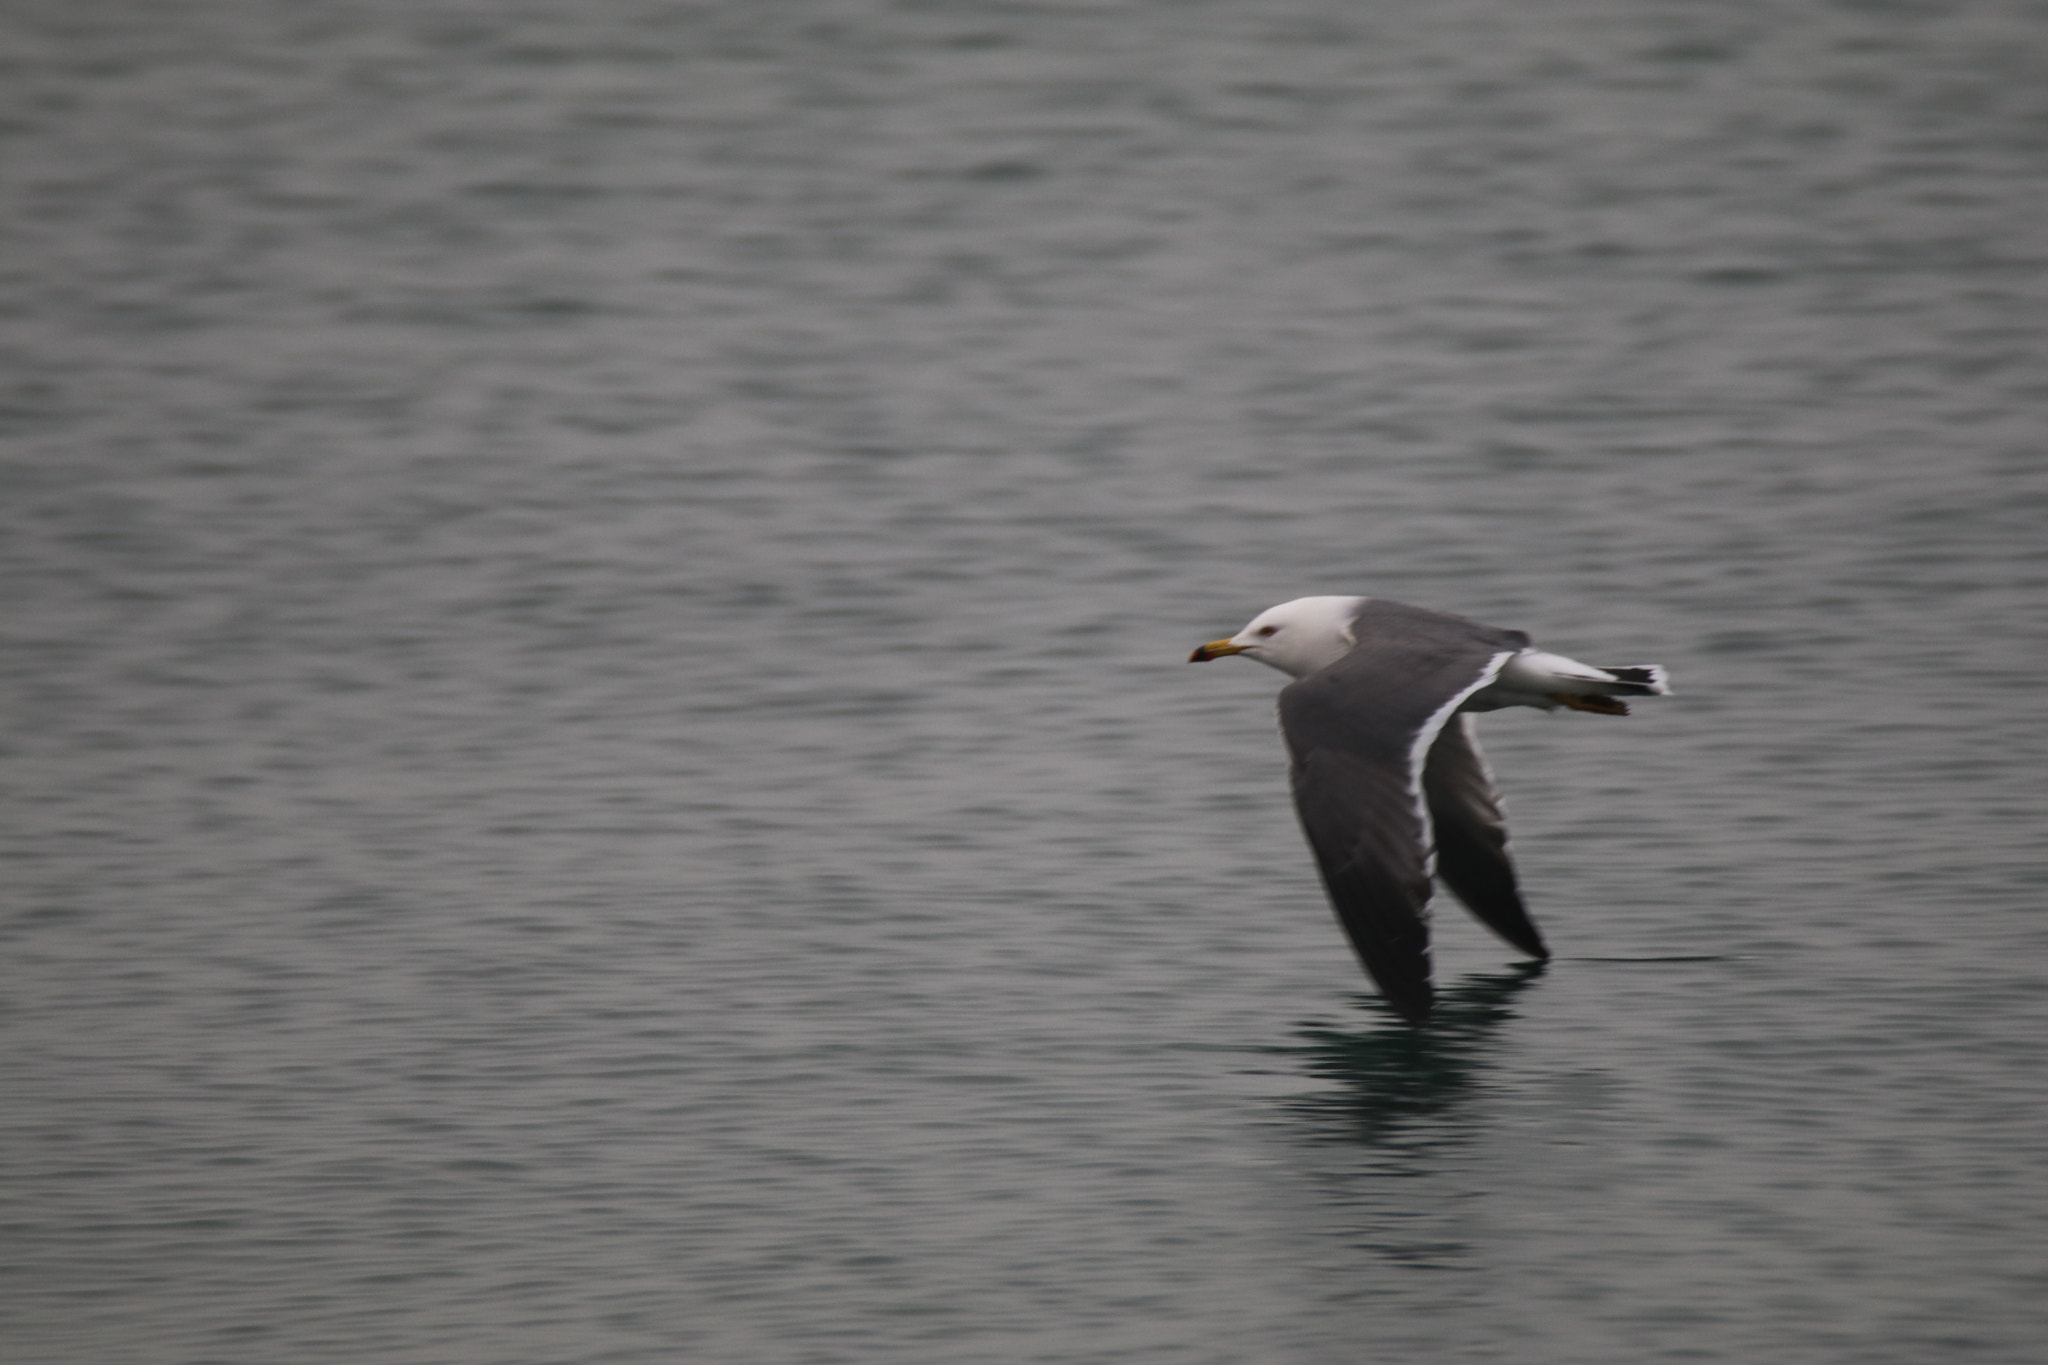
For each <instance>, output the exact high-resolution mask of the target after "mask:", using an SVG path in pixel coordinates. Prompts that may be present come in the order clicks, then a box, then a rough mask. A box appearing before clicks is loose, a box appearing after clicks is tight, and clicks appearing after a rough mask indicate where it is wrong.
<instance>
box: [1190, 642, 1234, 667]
mask: <svg viewBox="0 0 2048 1365" xmlns="http://www.w3.org/2000/svg"><path fill="white" fill-rule="evenodd" d="M1242 653H1244V646H1243V645H1234V644H1232V643H1230V641H1228V640H1211V641H1210V642H1209V643H1208V644H1206V645H1203V646H1202V647H1201V648H1200V649H1198V650H1196V651H1195V652H1194V653H1192V654H1190V655H1188V662H1189V663H1191V664H1205V663H1208V662H1209V660H1211V659H1220V658H1222V657H1223V656H1224V655H1226V654H1242Z"/></svg>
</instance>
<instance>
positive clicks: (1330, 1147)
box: [1273, 962, 1544, 1272]
mask: <svg viewBox="0 0 2048 1365" xmlns="http://www.w3.org/2000/svg"><path fill="white" fill-rule="evenodd" d="M1543 968H1544V964H1543V963H1540V962H1528V963H1522V964H1519V965H1517V966H1515V967H1512V968H1510V969H1508V970H1506V971H1503V972H1496V973H1488V974H1485V975H1473V976H1467V977H1465V978H1464V979H1463V980H1461V981H1459V982H1458V983H1457V984H1456V985H1454V986H1452V987H1450V988H1449V989H1447V990H1445V991H1443V992H1441V993H1440V994H1439V995H1438V997H1437V1008H1436V1013H1435V1016H1434V1017H1433V1019H1432V1020H1431V1022H1430V1024H1429V1026H1428V1027H1426V1028H1412V1027H1410V1026H1409V1025H1408V1024H1406V1023H1404V1022H1403V1021H1402V1020H1401V1019H1400V1017H1399V1016H1397V1015H1396V1014H1394V1012H1393V1011H1392V1010H1390V1009H1388V1008H1387V1007H1386V1006H1385V1005H1384V1004H1382V1003H1381V1002H1380V1000H1379V999H1378V997H1376V996H1373V997H1362V998H1361V999H1360V1001H1359V1009H1360V1012H1361V1013H1363V1014H1366V1015H1370V1016H1372V1022H1370V1023H1369V1024H1368V1026H1367V1027H1363V1028H1356V1029H1347V1028H1331V1027H1328V1026H1326V1025H1322V1024H1303V1025H1301V1026H1300V1027H1299V1028H1297V1029H1296V1030H1295V1037H1296V1039H1298V1040H1299V1041H1298V1042H1296V1043H1295V1044H1293V1045H1283V1046H1280V1047H1276V1048H1275V1049H1273V1051H1274V1052H1275V1053H1277V1054H1280V1055H1283V1056H1289V1057H1293V1058H1295V1059H1296V1061H1297V1064H1298V1065H1300V1066H1301V1067H1302V1068H1303V1069H1304V1070H1306V1071H1307V1072H1308V1074H1309V1075H1311V1076H1313V1077H1315V1078H1317V1079H1319V1080H1323V1081H1328V1082H1331V1084H1330V1085H1329V1086H1327V1087H1325V1088H1322V1089H1318V1090H1316V1091H1313V1092H1310V1093H1308V1094H1305V1095H1295V1096H1291V1097H1289V1098H1287V1099H1285V1100H1282V1101H1280V1102H1279V1107H1280V1110H1281V1114H1280V1119H1279V1124H1278V1126H1279V1127H1280V1128H1281V1130H1282V1131H1283V1133H1284V1134H1285V1137H1286V1140H1287V1141H1288V1143H1289V1144H1290V1145H1292V1146H1294V1147H1295V1150H1296V1151H1297V1153H1299V1154H1300V1156H1301V1157H1302V1158H1303V1160H1302V1161H1301V1163H1300V1164H1299V1165H1297V1167H1296V1169H1297V1171H1298V1173H1299V1174H1300V1175H1301V1176H1302V1177H1303V1178H1304V1179H1305V1180H1306V1182H1307V1186H1306V1188H1308V1189H1311V1190H1313V1191H1314V1194H1313V1197H1312V1202H1311V1203H1310V1204H1308V1205H1304V1206H1302V1213H1303V1217H1304V1219H1305V1220H1306V1224H1307V1225H1308V1226H1321V1227H1322V1228H1323V1230H1324V1231H1325V1232H1327V1233H1328V1234H1330V1235H1332V1236H1333V1237H1335V1238H1337V1239H1339V1240H1340V1241H1342V1242H1344V1243H1346V1244H1348V1245H1350V1246H1352V1247H1354V1248H1356V1249H1358V1250H1360V1251H1364V1252H1368V1253H1370V1254H1372V1255H1374V1256H1375V1257H1378V1258H1380V1259H1382V1260H1384V1261H1386V1262H1389V1263H1391V1264H1394V1265H1398V1266H1401V1267H1403V1268H1404V1269H1410V1270H1421V1271H1430V1272H1437V1271H1456V1270H1463V1269H1467V1268H1469V1267H1470V1266H1471V1264H1472V1261H1473V1247H1472V1244H1471V1237H1470V1235H1469V1232H1470V1230H1469V1228H1468V1227H1467V1226H1466V1224H1465V1221H1464V1217H1465V1212H1466V1211H1467V1210H1468V1209H1469V1208H1471V1207H1473V1206H1472V1204H1471V1200H1472V1199H1473V1198H1474V1197H1475V1196H1476V1195H1479V1194H1480V1193H1481V1192H1482V1191H1483V1188H1484V1184H1485V1177H1483V1176H1482V1177H1479V1179H1478V1182H1477V1183H1476V1184H1475V1181H1474V1176H1473V1175H1472V1174H1471V1173H1470V1172H1469V1171H1468V1170H1467V1169H1466V1163H1465V1161H1464V1160H1463V1157H1464V1155H1465V1152H1466V1149H1467V1148H1468V1147H1470V1146H1471V1145H1472V1143H1473V1139H1474V1138H1475V1137H1476V1136H1478V1135H1479V1133H1480V1131H1481V1128H1482V1127H1483V1124H1484V1122H1485V1119H1484V1114H1485V1112H1486V1111H1485V1109H1484V1107H1483V1106H1479V1105H1476V1104H1475V1103H1474V1101H1475V1100H1476V1099H1477V1098H1478V1097H1479V1096H1480V1095H1482V1094H1483V1093H1484V1092H1485V1090H1486V1073H1487V1070H1488V1069H1489V1062H1490V1058H1491V1056H1492V1054H1493V1052H1494V1051H1495V1050H1496V1048H1498V1047H1499V1046H1500V1044H1501V1043H1502V1042H1503V1041H1504V1035H1503V1034H1502V1027H1503V1026H1504V1025H1505V1024H1507V1023H1508V1022H1509V1021H1510V1020H1512V1019H1513V1018H1514V1017H1515V1011H1514V1009H1513V1008H1512V1007H1511V1002H1512V1001H1513V999H1514V997H1515V996H1516V995H1518V994H1520V993H1521V992H1522V991H1524V990H1526V989H1528V987H1529V985H1530V984H1531V983H1532V982H1534V981H1535V980H1536V978H1538V977H1539V976H1541V975H1542V974H1543Z"/></svg>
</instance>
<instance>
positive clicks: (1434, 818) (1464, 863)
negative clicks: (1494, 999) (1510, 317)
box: [1422, 712, 1550, 958]
mask: <svg viewBox="0 0 2048 1365" xmlns="http://www.w3.org/2000/svg"><path fill="white" fill-rule="evenodd" d="M1422 791H1423V795H1424V796H1425V797H1426V798H1427V803H1428V806H1429V818H1430V823H1431V824H1432V825H1433V826H1434V827H1435V830H1436V874H1437V876H1439V877H1441V878H1443V880H1444V885H1446V886H1448V887H1450V888H1451V890H1452V891H1454V892H1456V893H1457V896H1458V899H1459V900H1461V901H1463V902H1465V905H1466V907H1467V908H1468V909H1470V910H1471V911H1472V913H1473V914H1474V915H1475V916H1477V917H1478V919H1479V921H1480V923H1482V924H1484V925H1485V926H1486V927H1487V928H1489V929H1491V930H1493V932H1494V933H1496V934H1499V935H1500V936H1501V937H1502V938H1504V939H1506V940H1507V941H1508V942H1509V943H1512V944H1514V945H1515V947H1517V948H1520V949H1521V950H1522V951H1523V952H1525V953H1527V954H1528V955H1529V956H1531V957H1537V958H1547V957H1549V956H1550V950H1549V949H1548V948H1546V947H1544V946H1543V935H1542V934H1540V933H1538V932H1536V925H1535V922H1534V921H1532V920H1531V919H1530V918H1529V911H1528V909H1527V908H1526V907H1525V906H1524V905H1523V904H1522V893H1521V891H1520V889H1519V888H1518V887H1517V886H1516V885H1515V865H1514V864H1513V863H1511V862H1509V861H1508V829H1507V823H1506V822H1505V821H1504V820H1502V819H1501V814H1500V797H1499V796H1498V795H1496V794H1495V792H1494V789H1493V775H1492V774H1491V773H1489V772H1488V771H1487V770H1486V760H1485V759H1484V758H1482V757H1481V756H1480V753H1479V741H1478V739H1477V737H1476V736H1474V735H1473V733H1472V716H1471V714H1470V713H1469V712H1466V713H1461V714H1459V715H1455V716H1452V717H1451V718H1450V720H1449V721H1448V722H1446V723H1445V725H1444V728H1443V731H1442V733H1440V734H1439V735H1438V736H1437V737H1436V743H1434V744H1432V745H1431V746H1430V749H1429V762H1428V763H1427V764H1425V765H1424V766H1423V769H1422Z"/></svg>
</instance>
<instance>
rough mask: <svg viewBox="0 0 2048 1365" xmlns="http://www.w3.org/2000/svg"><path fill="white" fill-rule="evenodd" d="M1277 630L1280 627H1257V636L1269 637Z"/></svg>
mask: <svg viewBox="0 0 2048 1365" xmlns="http://www.w3.org/2000/svg"><path fill="white" fill-rule="evenodd" d="M1278 629H1280V627H1278V626H1260V627H1259V634H1261V635H1271V634H1272V633H1273V632H1274V631H1276V630H1278Z"/></svg>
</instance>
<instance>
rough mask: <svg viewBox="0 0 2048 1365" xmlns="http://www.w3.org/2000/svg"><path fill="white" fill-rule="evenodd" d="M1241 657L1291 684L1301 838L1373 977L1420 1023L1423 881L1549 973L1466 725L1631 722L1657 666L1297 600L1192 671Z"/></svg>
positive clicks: (1371, 605)
mask: <svg viewBox="0 0 2048 1365" xmlns="http://www.w3.org/2000/svg"><path fill="white" fill-rule="evenodd" d="M1230 654H1242V655H1244V656H1245V657H1247V658H1251V659H1257V660H1258V661H1259V662H1260V663H1262V664H1270V665H1271V666H1272V667H1274V668H1277V669H1279V670H1280V671H1281V672H1282V673H1285V674H1287V675H1288V676H1290V677H1292V678H1293V679H1294V680H1295V681H1294V682H1292V683H1290V684H1289V685H1288V686H1286V687H1284V688H1282V689H1281V690H1280V731H1281V734H1282V735H1283V736H1284V737H1285V739H1286V741H1287V752H1288V757H1289V760H1290V768H1289V777H1290V780H1291V783H1292V785H1293V788H1294V805H1295V809H1296V810H1297V812H1299V814H1300V816H1301V827H1302V832H1303V833H1304V834H1306V835H1307V836H1308V843H1309V847H1310V848H1311V849H1312V850H1314V852H1315V856H1316V866H1317V867H1318V868H1319V869H1321V871H1322V875H1323V886H1324V888H1325V889H1326V890H1327V891H1328V892H1329V895H1330V904H1331V906H1332V908H1334V909H1335V910H1336V912H1337V920H1338V922H1339V923H1340V924H1342V925H1343V926H1344V933H1345V935H1346V936H1347V937H1348V938H1349V939H1350V940H1351V947H1352V949H1353V950H1354V951H1355V952H1357V954H1358V960H1359V961H1360V963H1362V964H1363V965H1364V967H1365V971H1366V974H1367V975H1368V976H1370V977H1371V978H1372V979H1373V981H1374V982H1375V983H1376V984H1377V985H1378V986H1379V988H1380V991H1381V993H1382V994H1383V995H1384V996H1385V997H1386V999H1387V1003H1388V1004H1390V1005H1391V1006H1393V1008H1394V1009H1395V1011H1396V1012H1398V1013H1399V1014H1400V1015H1401V1017H1402V1018H1404V1019H1406V1020H1407V1021H1408V1022H1409V1023H1411V1024H1422V1023H1426V1022H1428V1019H1429V1012H1430V1006H1431V1004H1432V1003H1433V1001H1434V994H1433V992H1432V990H1431V988H1430V982H1429V921H1428V918H1427V910H1428V906H1429V894H1430V878H1431V877H1432V876H1435V877H1439V878H1441V879H1442V880H1443V882H1444V884H1445V885H1446V886H1448V887H1450V889H1451V890H1452V891H1453V892H1455V893H1456V894H1457V896H1458V899H1460V900H1462V901H1464V902H1465V904H1466V906H1467V907H1469V908H1470V909H1471V911H1472V913H1473V914H1474V915H1475V916H1477V917H1478V919H1479V921H1480V922H1481V923H1482V924H1484V925H1486V927H1487V928H1489V929H1491V930H1493V932H1494V933H1496V934H1498V935H1500V936H1501V937H1502V938H1503V939H1506V940H1507V941H1508V942H1509V943H1510V944H1512V945H1514V946H1515V947H1516V948H1518V949H1520V950H1521V951H1522V952H1524V953H1527V954H1528V955H1529V956H1530V957H1533V958H1538V959H1543V958H1548V957H1549V956H1550V950H1549V949H1548V948H1546V947H1545V946H1544V943H1543V936H1542V935H1541V934H1540V933H1538V932H1537V931H1536V925H1535V923H1534V922H1533V921H1532V920H1531V919H1530V918H1529V912H1528V909H1527V908H1526V907H1525V906H1524V905H1523V904H1522V896H1521V892H1520V890H1519V889H1518V888H1517V886H1516V883H1515V868H1514V864H1513V863H1511V862H1510V861H1508V854H1507V842H1508V831H1507V826H1506V824H1505V823H1504V822H1503V821H1502V819H1501V813H1500V797H1499V796H1498V794H1496V793H1495V791H1494V787H1493V774H1492V773H1491V772H1490V771H1489V770H1488V769H1487V766H1486V760H1485V758H1484V757H1483V756H1482V755H1481V754H1480V752H1479V743H1478V740H1477V738H1476V737H1475V735H1474V734H1473V726H1472V714H1473V713H1474V712H1476V711H1497V710H1499V709H1501V708H1502V707H1504V706H1533V707H1535V708H1536V709H1538V710H1540V711H1554V710H1556V709H1557V708H1558V707H1564V708H1566V709H1568V710H1572V711H1589V712H1592V713H1593V714H1595V715H1602V716H1625V715H1627V714H1628V703H1626V702H1624V701H1622V700H1621V698H1623V697H1650V696H1663V695H1665V694H1667V693H1668V692H1669V691H1670V690H1671V689H1670V688H1669V686H1668V685H1667V684H1666V680H1665V675H1664V670H1663V669H1662V668H1659V667H1658V666H1656V665H1655V664H1629V665H1625V666H1621V667H1612V668H1594V667H1592V666H1591V665H1588V664H1582V663H1579V662H1578V661H1577V660H1574V659H1567V658H1565V657H1564V656H1563V655H1562V654H1550V653H1546V652H1545V651H1543V650H1540V649H1536V648H1533V647H1532V646H1531V645H1530V643H1529V637H1528V636H1527V635H1525V634H1523V633H1522V632H1521V631H1519V630H1501V629H1499V628H1497V627H1494V626H1487V625H1481V624H1480V623H1479V622H1477V621H1471V620H1467V619H1466V618H1465V617H1462V616H1452V615H1450V614H1448V613H1446V612H1440V611H1431V610H1429V609H1427V608H1425V607H1411V606H1407V605H1405V604H1403V603H1400V602H1389V601H1385V600H1383V599H1380V598H1374V597H1300V598H1296V599H1295V600H1294V601H1292V602H1282V603H1281V604H1280V605H1279V606H1277V607H1269V608H1268V609H1267V610H1265V611H1262V612H1260V613H1259V614H1258V615H1257V616H1255V617H1253V618H1252V620H1251V624H1250V625H1247V626H1246V627H1245V628H1244V629H1243V630H1241V631H1239V632H1238V633H1237V634H1235V635H1233V636H1231V637H1230V638H1229V639H1226V640H1211V641H1210V642H1209V643H1208V644H1206V645H1203V646H1202V647H1201V648H1199V649H1197V650H1196V651H1195V652H1194V653H1193V654H1191V655H1190V656H1188V662H1190V663H1207V662H1208V661H1209V660H1211V659H1220V658H1223V657H1224V656H1226V655H1230Z"/></svg>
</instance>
